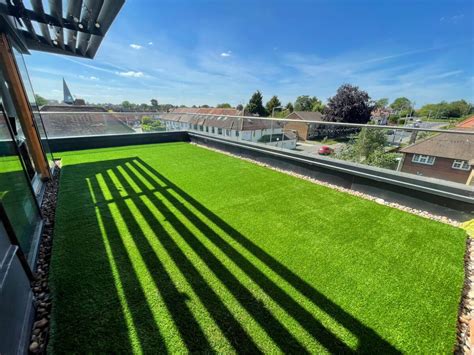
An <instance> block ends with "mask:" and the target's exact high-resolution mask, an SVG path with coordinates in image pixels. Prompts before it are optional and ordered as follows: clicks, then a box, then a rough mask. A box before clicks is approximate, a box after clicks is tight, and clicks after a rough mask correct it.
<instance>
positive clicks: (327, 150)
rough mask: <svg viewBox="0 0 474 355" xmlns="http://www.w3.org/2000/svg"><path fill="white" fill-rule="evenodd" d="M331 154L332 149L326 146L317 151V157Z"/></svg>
mask: <svg viewBox="0 0 474 355" xmlns="http://www.w3.org/2000/svg"><path fill="white" fill-rule="evenodd" d="M332 153H334V149H332V148H331V147H328V146H327V145H323V146H322V147H321V148H319V150H318V154H319V155H331V154H332Z"/></svg>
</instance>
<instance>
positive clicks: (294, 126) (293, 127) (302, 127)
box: [285, 113, 309, 140]
mask: <svg viewBox="0 0 474 355" xmlns="http://www.w3.org/2000/svg"><path fill="white" fill-rule="evenodd" d="M287 118H288V119H292V120H295V122H288V123H286V124H285V130H286V131H294V132H296V134H297V135H298V139H299V140H306V139H308V133H309V127H308V126H309V125H308V124H307V123H304V122H298V121H297V120H299V119H300V118H299V117H298V116H297V115H296V114H295V113H292V114H290V115H288V117H287Z"/></svg>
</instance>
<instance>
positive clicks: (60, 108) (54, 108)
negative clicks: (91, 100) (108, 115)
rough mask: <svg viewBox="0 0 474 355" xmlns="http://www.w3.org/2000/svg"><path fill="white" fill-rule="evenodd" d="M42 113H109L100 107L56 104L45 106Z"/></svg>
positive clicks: (41, 109)
mask: <svg viewBox="0 0 474 355" xmlns="http://www.w3.org/2000/svg"><path fill="white" fill-rule="evenodd" d="M40 111H41V112H107V110H106V109H105V108H103V107H100V106H92V105H68V104H55V105H44V106H42V107H41V108H40Z"/></svg>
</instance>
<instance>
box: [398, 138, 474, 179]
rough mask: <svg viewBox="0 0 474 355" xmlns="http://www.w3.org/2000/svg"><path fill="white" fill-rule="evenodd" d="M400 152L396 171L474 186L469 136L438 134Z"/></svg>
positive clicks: (473, 150)
mask: <svg viewBox="0 0 474 355" xmlns="http://www.w3.org/2000/svg"><path fill="white" fill-rule="evenodd" d="M473 132H474V131H473ZM400 151H401V152H402V153H404V157H403V159H402V161H401V163H400V165H399V170H400V171H403V172H407V173H411V174H416V175H421V176H427V177H433V178H438V179H443V180H449V181H453V182H458V183H461V184H467V185H474V173H473V165H474V136H472V135H465V134H448V133H441V134H437V135H435V136H432V137H430V138H427V139H425V140H422V141H419V142H417V143H415V144H412V145H410V146H408V147H406V148H403V149H401V150H400Z"/></svg>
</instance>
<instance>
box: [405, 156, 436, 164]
mask: <svg viewBox="0 0 474 355" xmlns="http://www.w3.org/2000/svg"><path fill="white" fill-rule="evenodd" d="M411 161H412V162H414V163H419V164H425V165H433V164H434V162H435V157H433V156H431V155H422V154H413V159H412V160H411Z"/></svg>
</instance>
